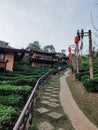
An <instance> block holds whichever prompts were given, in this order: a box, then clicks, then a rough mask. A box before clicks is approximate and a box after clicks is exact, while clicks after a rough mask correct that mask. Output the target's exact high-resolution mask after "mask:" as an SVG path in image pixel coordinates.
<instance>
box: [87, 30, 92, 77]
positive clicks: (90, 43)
mask: <svg viewBox="0 0 98 130" xmlns="http://www.w3.org/2000/svg"><path fill="white" fill-rule="evenodd" d="M88 36H89V66H90V78H93V59H92V37H91V30H89V31H88Z"/></svg>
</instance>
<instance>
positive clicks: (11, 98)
mask: <svg viewBox="0 0 98 130" xmlns="http://www.w3.org/2000/svg"><path fill="white" fill-rule="evenodd" d="M0 103H1V104H2V105H6V106H13V107H21V108H22V107H23V106H24V103H23V98H22V96H20V95H13V94H11V95H8V96H0Z"/></svg>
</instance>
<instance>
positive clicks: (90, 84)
mask: <svg viewBox="0 0 98 130" xmlns="http://www.w3.org/2000/svg"><path fill="white" fill-rule="evenodd" d="M83 84H84V86H85V88H86V90H87V91H89V92H98V77H95V78H93V79H90V78H88V79H85V80H84V82H83Z"/></svg>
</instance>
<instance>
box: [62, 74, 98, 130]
mask: <svg viewBox="0 0 98 130" xmlns="http://www.w3.org/2000/svg"><path fill="white" fill-rule="evenodd" d="M65 75H66V76H67V75H68V73H67V72H66V73H65ZM66 76H63V77H61V78H60V84H61V91H60V100H61V104H62V107H63V109H64V112H65V113H66V114H67V115H68V117H69V118H70V120H71V121H72V125H73V127H74V128H75V130H98V128H96V126H95V125H94V124H93V123H91V122H90V121H89V120H88V118H87V117H86V116H85V115H84V114H83V113H82V111H81V110H80V109H79V107H78V106H77V104H76V102H75V101H74V99H73V97H72V94H71V92H70V90H69V88H68V85H67V82H66Z"/></svg>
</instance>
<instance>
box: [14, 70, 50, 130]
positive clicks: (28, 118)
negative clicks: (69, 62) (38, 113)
mask: <svg viewBox="0 0 98 130" xmlns="http://www.w3.org/2000/svg"><path fill="white" fill-rule="evenodd" d="M51 73H52V71H50V72H48V73H46V74H45V75H43V76H42V77H41V78H40V79H38V81H37V83H36V85H35V87H34V89H33V91H32V93H31V95H30V97H29V99H28V101H27V103H26V105H25V107H24V109H23V111H22V112H21V114H20V116H19V118H18V120H17V122H16V124H15V126H14V128H13V130H28V128H29V126H30V124H32V118H33V111H34V106H35V101H36V99H37V96H38V93H39V89H40V86H41V84H43V83H44V81H45V80H47V79H48V78H49V77H50V75H51Z"/></svg>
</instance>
